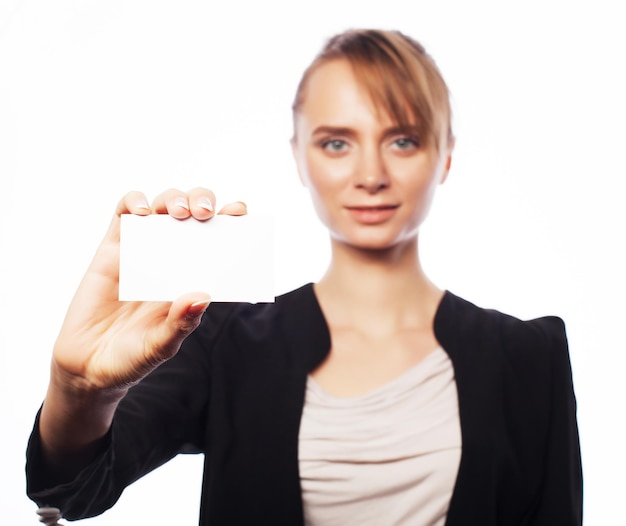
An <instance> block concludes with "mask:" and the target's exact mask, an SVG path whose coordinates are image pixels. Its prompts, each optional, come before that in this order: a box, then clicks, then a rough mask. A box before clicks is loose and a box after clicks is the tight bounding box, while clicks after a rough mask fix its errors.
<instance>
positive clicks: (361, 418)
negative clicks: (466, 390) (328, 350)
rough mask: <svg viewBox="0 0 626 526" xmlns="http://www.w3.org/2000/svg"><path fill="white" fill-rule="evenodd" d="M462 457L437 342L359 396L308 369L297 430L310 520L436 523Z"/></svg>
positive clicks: (365, 524)
mask: <svg viewBox="0 0 626 526" xmlns="http://www.w3.org/2000/svg"><path fill="white" fill-rule="evenodd" d="M460 458H461V427H460V423H459V410H458V401H457V392H456V384H455V382H454V371H453V368H452V362H451V361H450V358H449V357H448V355H447V354H446V353H445V351H444V350H443V349H441V348H437V349H435V350H434V351H432V352H430V353H429V354H428V355H427V356H426V357H425V358H424V359H422V360H421V361H420V362H419V363H417V364H416V365H414V366H413V367H411V368H410V369H409V370H408V371H406V372H404V373H403V374H401V375H400V376H398V377H397V378H395V379H393V380H391V381H389V382H387V383H385V384H383V385H382V386H380V387H378V388H376V389H374V390H372V391H370V392H369V393H367V394H365V395H363V396H357V397H350V398H340V397H336V396H333V395H332V394H329V393H328V392H326V391H325V390H324V389H322V387H321V386H320V385H319V384H318V383H317V382H316V381H315V380H314V379H313V378H312V377H311V376H309V377H308V380H307V387H306V395H305V401H304V408H303V411H302V420H301V423H300V436H299V467H300V485H301V487H302V500H303V504H304V522H305V524H306V525H307V526H318V525H319V526H344V525H346V524H359V525H362V526H379V525H381V524H385V525H388V526H414V525H416V524H419V525H422V526H443V524H444V522H445V519H446V514H447V511H448V506H449V504H450V497H451V495H452V490H453V487H454V482H455V480H456V476H457V472H458V466H459V460H460Z"/></svg>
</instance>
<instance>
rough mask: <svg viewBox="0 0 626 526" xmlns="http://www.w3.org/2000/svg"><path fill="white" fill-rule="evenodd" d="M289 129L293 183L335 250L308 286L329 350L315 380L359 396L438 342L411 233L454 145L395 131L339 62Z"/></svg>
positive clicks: (327, 68)
mask: <svg viewBox="0 0 626 526" xmlns="http://www.w3.org/2000/svg"><path fill="white" fill-rule="evenodd" d="M295 128H296V129H295V136H294V140H293V141H292V148H293V153H294V157H295V160H296V164H297V166H298V171H299V174H300V178H301V180H302V182H303V184H304V185H305V186H306V187H307V188H308V189H309V191H310V193H311V197H312V200H313V203H314V206H315V209H316V211H317V213H318V215H319V217H320V219H321V221H322V222H323V223H324V224H325V225H326V226H327V227H328V229H329V232H330V237H331V246H332V260H331V264H330V266H329V268H328V271H327V272H326V274H325V275H324V277H323V278H322V280H320V282H319V283H318V284H316V286H315V291H316V294H317V296H318V300H319V302H320V305H321V307H322V310H323V312H324V314H325V316H326V320H327V322H328V324H329V328H330V333H331V340H332V347H331V351H330V354H329V356H328V358H327V359H326V361H325V362H323V363H322V364H321V365H320V367H319V368H318V369H317V370H315V371H314V372H313V377H314V378H315V379H316V380H317V381H318V383H320V384H321V386H322V387H323V388H324V389H326V390H327V391H328V392H330V393H332V394H334V395H336V396H342V397H351V396H358V395H362V394H364V393H366V392H368V391H370V390H372V389H374V388H376V387H378V386H380V385H381V384H383V383H385V382H387V381H389V380H391V379H393V378H395V377H397V376H398V375H400V374H402V373H403V372H405V371H406V370H407V369H409V368H410V367H412V366H413V365H415V364H417V363H418V362H419V361H420V360H422V359H423V358H424V357H425V356H426V355H427V354H429V353H430V352H432V351H433V350H434V349H435V348H437V347H438V345H439V344H438V342H437V340H436V338H435V336H434V332H433V320H434V316H435V313H436V310H437V307H438V305H439V302H440V300H441V297H442V295H443V291H442V290H440V289H438V288H437V287H436V286H435V285H434V284H433V283H432V282H430V280H429V279H428V278H427V277H426V275H425V274H424V272H423V270H422V267H421V264H420V260H419V250H418V231H419V227H420V225H421V224H422V222H423V220H424V219H425V217H426V215H427V213H428V210H429V208H430V205H431V203H432V200H433V197H434V193H435V189H436V188H437V186H438V185H439V184H441V183H443V182H444V181H445V179H446V176H447V174H448V171H449V168H450V159H451V154H452V144H449V143H448V142H447V141H443V140H442V142H441V147H440V148H439V150H438V149H437V148H436V147H435V145H428V144H422V143H420V140H419V138H418V137H415V136H414V134H412V133H411V130H408V133H407V130H399V129H398V127H397V126H396V124H395V123H394V121H393V120H392V119H391V118H390V117H389V115H387V114H386V113H385V112H384V111H382V110H380V109H379V108H376V107H375V106H374V104H373V102H372V100H371V98H370V97H369V95H368V93H367V91H365V89H364V88H363V87H362V86H360V85H359V83H358V82H357V80H356V79H355V77H354V74H353V72H352V69H351V66H350V64H349V63H348V62H347V61H344V60H333V61H330V62H327V63H325V64H323V65H321V66H319V67H318V68H317V69H316V70H315V71H314V72H313V73H312V75H311V76H310V78H309V82H308V84H307V86H306V88H305V97H304V102H303V104H302V106H301V108H300V111H299V113H298V114H297V115H296V120H295ZM446 131H447V130H446Z"/></svg>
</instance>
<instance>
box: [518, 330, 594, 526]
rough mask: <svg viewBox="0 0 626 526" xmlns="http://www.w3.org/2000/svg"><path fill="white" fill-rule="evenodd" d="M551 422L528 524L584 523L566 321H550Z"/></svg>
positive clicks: (546, 525)
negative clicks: (539, 485) (539, 486)
mask: <svg viewBox="0 0 626 526" xmlns="http://www.w3.org/2000/svg"><path fill="white" fill-rule="evenodd" d="M547 321H550V322H553V323H551V326H550V327H549V331H547V332H548V334H549V338H550V340H549V347H548V349H547V351H548V352H549V353H550V365H551V371H552V376H551V383H550V404H551V410H550V413H551V420H550V427H549V431H548V438H547V440H548V443H547V450H546V452H545V462H544V465H545V473H544V480H543V485H542V490H541V495H540V500H539V502H538V506H537V508H536V512H535V514H534V516H533V520H532V521H531V522H530V523H529V524H532V525H533V526H544V525H545V526H549V525H554V524H560V525H563V526H566V525H567V526H579V525H580V524H582V505H583V503H582V491H583V488H582V466H581V456H580V445H579V437H578V425H577V422H576V399H575V396H574V388H573V383H572V371H571V364H570V359H569V352H568V345H567V339H566V336H565V328H564V325H563V322H562V321H561V320H560V319H557V318H549V319H548V320H547Z"/></svg>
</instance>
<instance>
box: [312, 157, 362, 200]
mask: <svg viewBox="0 0 626 526" xmlns="http://www.w3.org/2000/svg"><path fill="white" fill-rule="evenodd" d="M307 172H308V179H309V188H310V190H311V192H314V193H316V194H319V195H320V196H324V195H326V194H332V195H335V196H336V192H337V191H338V190H340V189H341V188H342V187H344V186H345V185H346V183H347V182H349V181H350V179H351V176H352V173H353V162H352V160H351V159H350V158H349V157H346V158H339V159H329V158H328V157H326V156H325V155H323V154H321V153H319V152H316V151H312V152H310V153H309V154H308V155H307Z"/></svg>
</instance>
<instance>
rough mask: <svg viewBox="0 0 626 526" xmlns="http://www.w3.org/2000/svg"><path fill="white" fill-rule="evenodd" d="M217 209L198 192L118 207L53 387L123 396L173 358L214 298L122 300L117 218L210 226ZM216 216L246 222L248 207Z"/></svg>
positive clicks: (140, 198) (71, 323)
mask: <svg viewBox="0 0 626 526" xmlns="http://www.w3.org/2000/svg"><path fill="white" fill-rule="evenodd" d="M214 208H215V196H214V194H213V193H212V192H210V191H209V190H205V189H201V188H197V189H194V190H192V191H190V192H189V193H188V194H185V193H183V192H180V191H178V190H168V191H166V192H164V193H163V194H161V195H159V196H158V197H157V198H156V199H155V200H154V202H153V204H152V206H150V205H148V202H147V200H146V198H145V196H144V195H143V194H141V193H139V192H130V193H129V194H127V195H126V196H125V197H124V198H123V199H122V200H121V201H120V203H119V204H118V206H117V209H116V212H115V216H114V217H113V220H112V222H111V225H110V227H109V229H108V232H107V233H106V235H105V237H104V240H103V241H102V243H101V245H100V246H99V248H98V250H97V252H96V255H95V257H94V259H93V261H92V263H91V265H90V266H89V269H88V270H87V273H86V274H85V276H84V278H83V280H82V282H81V284H80V286H79V288H78V290H77V292H76V294H75V296H74V298H73V300H72V302H71V304H70V307H69V309H68V312H67V315H66V318H65V321H64V323H63V327H62V329H61V332H60V334H59V336H58V339H57V341H56V344H55V346H54V354H53V371H52V373H53V378H52V381H54V382H60V383H61V386H62V388H64V389H66V388H70V389H72V390H79V391H80V392H86V393H89V392H97V391H111V390H113V391H114V392H115V391H123V392H125V390H126V389H127V388H128V387H130V386H131V385H133V384H135V383H137V382H139V381H140V380H141V379H142V378H143V377H144V376H146V375H147V374H148V373H149V372H150V371H152V370H153V369H155V368H156V367H157V366H158V365H159V364H160V363H162V362H163V361H165V360H167V359H169V358H171V357H172V356H174V355H175V354H176V352H177V351H178V349H179V347H180V345H181V343H182V341H183V340H184V339H185V338H186V337H187V336H188V335H189V334H190V333H191V332H192V331H193V330H194V329H195V328H196V327H197V325H198V324H199V323H200V319H201V317H202V313H203V312H204V311H205V309H206V308H207V306H208V305H209V302H210V298H209V296H208V295H207V294H205V293H200V292H194V293H189V294H186V295H185V296H182V297H180V298H178V299H177V300H176V301H174V302H120V301H118V288H119V254H120V216H121V214H126V213H132V214H138V215H147V214H151V213H157V214H170V215H171V216H173V217H175V218H177V219H188V218H194V219H196V220H200V221H206V220H209V219H210V218H211V217H213V215H214V212H213V210H214ZM219 213H220V214H228V215H243V214H245V213H246V206H245V204H243V203H232V204H230V205H226V206H225V207H224V208H222V210H220V212H219ZM190 220H191V219H190ZM172 250H174V248H173V247H172Z"/></svg>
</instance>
